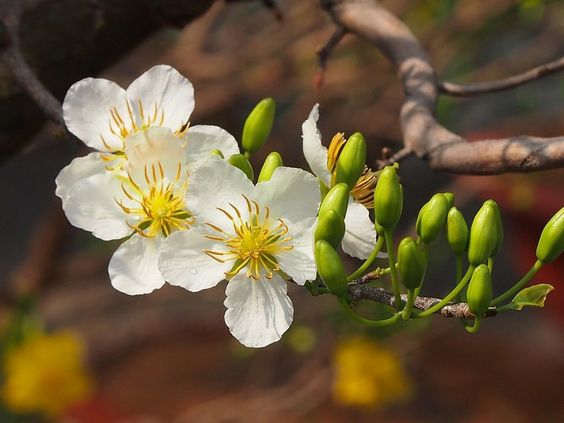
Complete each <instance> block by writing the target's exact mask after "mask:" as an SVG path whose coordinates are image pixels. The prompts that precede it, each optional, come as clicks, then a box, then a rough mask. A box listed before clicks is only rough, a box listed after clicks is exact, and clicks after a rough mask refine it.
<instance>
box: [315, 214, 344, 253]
mask: <svg viewBox="0 0 564 423" xmlns="http://www.w3.org/2000/svg"><path fill="white" fill-rule="evenodd" d="M344 236H345V221H344V220H343V218H342V217H341V216H340V215H339V214H338V213H337V212H336V211H335V210H327V211H326V212H325V213H323V214H321V215H319V219H318V221H317V227H316V228H315V234H314V239H315V241H319V240H320V239H324V240H325V241H327V242H328V243H329V244H331V246H332V247H333V248H337V246H338V245H339V244H340V243H341V241H342V240H343V237H344Z"/></svg>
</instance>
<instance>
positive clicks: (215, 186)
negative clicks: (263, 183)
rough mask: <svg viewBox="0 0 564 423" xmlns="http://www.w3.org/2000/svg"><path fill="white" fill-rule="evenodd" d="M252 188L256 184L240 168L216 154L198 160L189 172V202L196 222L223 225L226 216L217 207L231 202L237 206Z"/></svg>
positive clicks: (187, 202)
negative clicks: (190, 172)
mask: <svg viewBox="0 0 564 423" xmlns="http://www.w3.org/2000/svg"><path fill="white" fill-rule="evenodd" d="M252 190H253V183H252V182H251V181H250V180H249V178H247V176H246V175H245V174H244V173H243V172H242V171H241V170H239V169H237V168H236V167H235V166H232V165H230V164H229V163H228V162H226V161H225V160H222V159H220V158H219V157H217V156H210V157H209V158H206V159H204V160H202V161H200V162H198V165H197V166H196V167H195V168H194V171H193V172H192V174H191V175H190V185H189V186H188V191H187V193H186V204H187V206H188V210H190V212H191V213H192V214H193V215H194V216H195V217H196V220H197V221H200V222H209V223H212V224H214V225H218V226H220V227H222V228H223V227H224V224H225V223H226V220H227V218H226V217H225V215H223V214H222V213H220V212H219V211H218V210H217V207H225V206H227V205H228V204H229V203H230V202H231V203H233V204H235V205H237V206H238V205H240V204H241V202H243V201H244V200H243V197H242V195H241V194H244V195H247V196H249V195H250V193H251V192H252ZM227 222H229V221H227Z"/></svg>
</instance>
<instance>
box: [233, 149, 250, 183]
mask: <svg viewBox="0 0 564 423" xmlns="http://www.w3.org/2000/svg"><path fill="white" fill-rule="evenodd" d="M227 161H228V162H229V163H230V164H232V165H233V166H235V167H236V168H239V169H241V170H242V171H243V172H245V175H247V178H249V179H250V180H251V181H252V180H253V179H254V178H255V173H254V172H253V167H252V166H251V163H250V162H249V159H247V158H246V157H245V156H243V155H242V154H233V155H232V156H231V157H229V159H228V160H227Z"/></svg>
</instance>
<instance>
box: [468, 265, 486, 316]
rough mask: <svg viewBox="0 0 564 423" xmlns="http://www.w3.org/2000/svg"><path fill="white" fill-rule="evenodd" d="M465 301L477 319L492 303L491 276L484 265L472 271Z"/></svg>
mask: <svg viewBox="0 0 564 423" xmlns="http://www.w3.org/2000/svg"><path fill="white" fill-rule="evenodd" d="M466 301H467V302H468V308H470V311H471V312H472V313H474V314H475V315H476V316H478V317H482V316H484V314H486V312H487V311H488V308H489V306H490V303H491V301H492V276H491V274H490V269H489V268H488V266H486V265H485V264H481V265H479V266H478V267H476V269H474V273H473V274H472V279H470V284H469V285H468V291H467V292H466Z"/></svg>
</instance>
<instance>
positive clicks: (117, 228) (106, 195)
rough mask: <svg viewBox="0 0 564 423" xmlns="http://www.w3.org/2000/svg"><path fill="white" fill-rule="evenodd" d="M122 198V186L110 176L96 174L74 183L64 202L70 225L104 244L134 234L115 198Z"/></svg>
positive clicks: (116, 179) (107, 174) (108, 174)
mask: <svg viewBox="0 0 564 423" xmlns="http://www.w3.org/2000/svg"><path fill="white" fill-rule="evenodd" d="M120 196H123V193H122V191H121V183H120V181H119V179H118V178H116V177H115V176H113V175H112V174H110V173H104V174H97V175H93V176H90V177H89V178H86V179H82V180H80V181H78V182H77V183H75V184H74V185H73V186H72V187H71V188H70V189H69V190H68V192H67V195H66V197H65V198H62V200H63V210H64V211H65V214H66V216H67V219H68V220H69V222H70V223H71V224H72V225H73V226H76V227H77V228H81V229H85V230H87V231H90V232H92V234H93V235H94V236H95V237H97V238H100V239H103V240H105V241H107V240H111V239H120V238H123V237H125V236H127V235H129V234H130V233H131V232H132V230H131V228H130V227H129V226H127V223H126V220H125V213H124V212H123V210H122V209H121V208H120V207H119V206H118V205H117V203H116V201H115V198H120Z"/></svg>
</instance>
